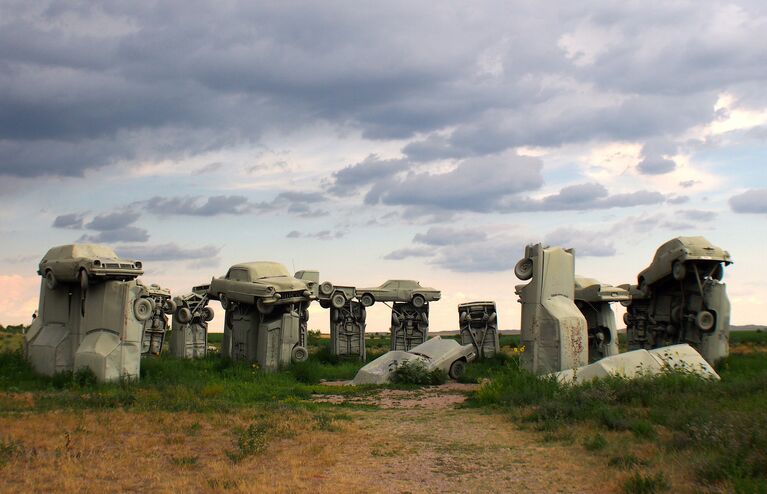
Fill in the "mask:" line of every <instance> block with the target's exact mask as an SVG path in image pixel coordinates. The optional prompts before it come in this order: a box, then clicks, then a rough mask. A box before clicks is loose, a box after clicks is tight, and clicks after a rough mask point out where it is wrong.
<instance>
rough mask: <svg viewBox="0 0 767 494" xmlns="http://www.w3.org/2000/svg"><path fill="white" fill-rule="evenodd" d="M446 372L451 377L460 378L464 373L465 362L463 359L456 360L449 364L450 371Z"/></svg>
mask: <svg viewBox="0 0 767 494" xmlns="http://www.w3.org/2000/svg"><path fill="white" fill-rule="evenodd" d="M448 374H449V375H450V377H451V378H453V379H460V378H461V377H463V375H464V374H466V362H464V361H463V360H456V361H455V362H453V363H452V364H451V365H450V371H449V372H448Z"/></svg>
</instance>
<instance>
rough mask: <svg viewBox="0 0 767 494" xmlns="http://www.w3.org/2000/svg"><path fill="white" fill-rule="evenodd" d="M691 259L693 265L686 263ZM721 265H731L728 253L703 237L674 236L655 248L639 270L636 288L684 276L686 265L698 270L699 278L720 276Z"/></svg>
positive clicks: (719, 277) (721, 273) (680, 278)
mask: <svg viewBox="0 0 767 494" xmlns="http://www.w3.org/2000/svg"><path fill="white" fill-rule="evenodd" d="M691 262H694V265H693V264H690V263H691ZM722 263H724V265H725V266H726V265H728V264H732V258H731V257H730V253H729V252H727V251H726V250H723V249H721V248H719V247H716V246H714V245H712V244H711V243H710V242H709V241H708V240H706V239H705V238H703V237H677V238H674V239H672V240H669V241H668V242H666V243H665V244H663V245H661V246H660V247H658V250H657V251H656V252H655V257H654V258H653V261H652V263H651V264H650V266H649V267H647V269H645V270H644V271H642V272H641V273H639V276H638V282H639V289H640V290H644V289H645V288H646V287H647V286H649V285H652V284H654V283H655V282H657V281H659V280H662V279H663V278H666V277H668V276H671V277H673V278H674V279H676V280H682V279H684V278H685V275H686V273H687V269H688V267H689V268H690V269H697V270H702V271H701V272H700V273H699V275H700V277H701V278H705V277H709V276H710V277H711V278H713V279H716V280H720V279H722V276H723V274H724V270H723V267H722Z"/></svg>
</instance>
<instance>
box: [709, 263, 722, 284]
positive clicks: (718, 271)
mask: <svg viewBox="0 0 767 494" xmlns="http://www.w3.org/2000/svg"><path fill="white" fill-rule="evenodd" d="M711 278H713V279H715V280H716V281H722V279H723V278H724V266H722V263H719V264H717V265H716V267H715V268H714V270H713V271H712V272H711Z"/></svg>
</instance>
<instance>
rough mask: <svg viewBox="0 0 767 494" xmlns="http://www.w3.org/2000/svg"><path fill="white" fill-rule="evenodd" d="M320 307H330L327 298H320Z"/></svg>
mask: <svg viewBox="0 0 767 494" xmlns="http://www.w3.org/2000/svg"><path fill="white" fill-rule="evenodd" d="M320 307H322V308H323V309H329V308H330V302H328V301H327V300H320Z"/></svg>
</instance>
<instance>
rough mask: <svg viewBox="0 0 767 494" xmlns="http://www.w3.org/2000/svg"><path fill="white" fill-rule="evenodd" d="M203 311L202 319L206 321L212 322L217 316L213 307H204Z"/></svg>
mask: <svg viewBox="0 0 767 494" xmlns="http://www.w3.org/2000/svg"><path fill="white" fill-rule="evenodd" d="M201 312H202V314H201V316H202V320H203V321H205V322H210V321H212V320H213V318H214V317H216V313H215V312H214V311H213V307H203V308H202V311H201Z"/></svg>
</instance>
